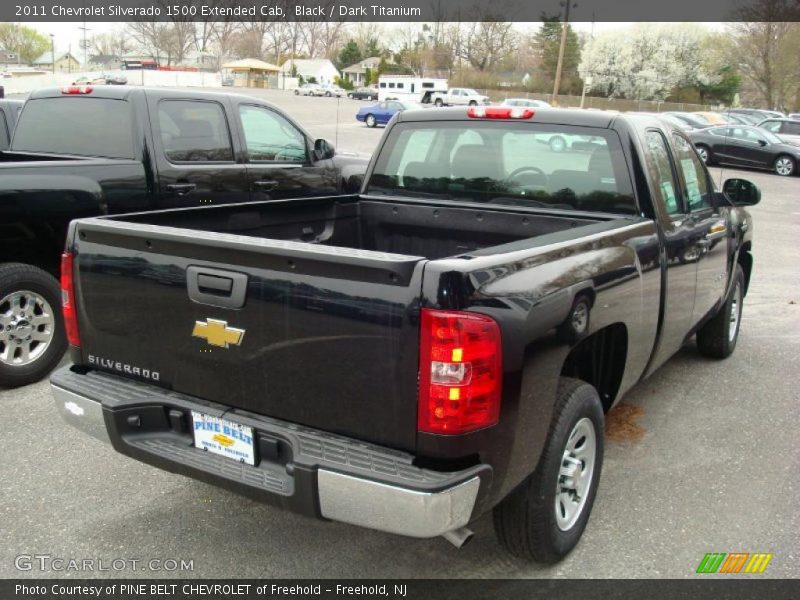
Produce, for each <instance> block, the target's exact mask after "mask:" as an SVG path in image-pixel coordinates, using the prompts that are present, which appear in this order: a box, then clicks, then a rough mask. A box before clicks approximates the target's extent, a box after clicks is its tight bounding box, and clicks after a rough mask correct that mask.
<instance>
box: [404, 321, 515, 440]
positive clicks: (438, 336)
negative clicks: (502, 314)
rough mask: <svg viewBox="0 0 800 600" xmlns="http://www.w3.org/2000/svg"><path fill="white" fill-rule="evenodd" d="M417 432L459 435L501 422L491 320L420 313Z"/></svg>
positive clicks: (496, 341)
mask: <svg viewBox="0 0 800 600" xmlns="http://www.w3.org/2000/svg"><path fill="white" fill-rule="evenodd" d="M421 321H422V324H421V331H420V355H419V407H418V410H419V413H418V417H417V429H418V430H419V431H421V432H425V433H439V434H451V435H455V434H460V433H467V432H468V431H474V430H476V429H482V428H484V427H488V426H490V425H495V424H496V423H497V421H498V420H499V418H500V392H501V389H502V375H503V371H502V369H503V366H502V365H503V359H502V352H501V350H502V349H501V344H500V328H499V327H498V325H497V322H495V320H494V319H492V318H490V317H487V316H485V315H480V314H476V313H470V312H456V311H442V310H433V309H427V308H423V309H422V319H421Z"/></svg>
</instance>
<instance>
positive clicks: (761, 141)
mask: <svg viewBox="0 0 800 600" xmlns="http://www.w3.org/2000/svg"><path fill="white" fill-rule="evenodd" d="M758 145H759V146H761V147H762V148H763V147H764V146H766V145H767V141H766V140H758Z"/></svg>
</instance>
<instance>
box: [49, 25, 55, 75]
mask: <svg viewBox="0 0 800 600" xmlns="http://www.w3.org/2000/svg"><path fill="white" fill-rule="evenodd" d="M50 62H52V63H53V65H52V67H53V75H55V74H56V36H55V35H54V34H52V33H51V34H50Z"/></svg>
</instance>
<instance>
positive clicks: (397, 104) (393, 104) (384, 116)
mask: <svg viewBox="0 0 800 600" xmlns="http://www.w3.org/2000/svg"><path fill="white" fill-rule="evenodd" d="M414 108H421V106H420V105H419V104H417V103H416V102H407V101H405V100H384V101H383V102H379V103H378V104H371V105H370V106H362V107H361V108H359V109H358V112H357V113H356V120H357V121H361V122H362V123H365V124H366V125H367V127H377V126H378V125H386V124H387V123H388V122H389V121H390V120H391V118H392V117H393V116H395V115H396V114H397V113H399V112H402V111H404V110H411V109H414Z"/></svg>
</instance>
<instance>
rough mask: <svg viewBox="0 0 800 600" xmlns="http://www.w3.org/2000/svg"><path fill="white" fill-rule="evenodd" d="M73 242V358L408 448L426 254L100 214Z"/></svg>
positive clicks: (277, 415) (209, 397)
mask: <svg viewBox="0 0 800 600" xmlns="http://www.w3.org/2000/svg"><path fill="white" fill-rule="evenodd" d="M74 240H75V262H74V264H75V282H76V294H77V302H76V304H77V306H78V321H79V325H80V336H81V353H82V362H83V363H84V364H85V365H89V366H92V367H96V368H99V369H101V370H106V371H111V372H116V373H121V374H123V375H126V376H130V377H132V378H138V379H143V380H148V381H150V382H151V383H154V384H156V385H159V386H162V387H165V388H169V389H173V390H175V391H177V392H182V393H185V394H190V395H193V396H197V397H200V398H204V399H207V400H211V401H214V402H218V403H220V404H223V405H226V406H230V407H235V408H239V409H244V410H248V411H252V412H254V413H258V414H262V415H267V416H271V417H275V418H279V419H284V420H286V421H290V422H294V423H299V424H303V425H307V426H310V427H315V428H319V429H323V430H327V431H331V432H335V433H340V434H343V435H348V436H352V437H356V438H358V439H362V440H365V441H371V442H375V443H380V444H383V445H386V446H391V447H395V448H398V449H405V450H413V449H414V445H415V436H416V416H417V403H416V398H417V368H418V336H419V332H418V320H417V315H418V310H419V309H418V305H419V297H420V293H421V280H422V270H423V266H424V263H425V259H424V258H422V257H412V256H405V255H398V254H387V253H381V252H372V251H361V250H353V249H346V248H336V247H329V246H321V245H312V244H304V243H298V242H287V241H276V240H270V239H257V238H248V237H242V236H237V235H229V234H218V233H207V232H198V231H191V230H184V229H177V228H171V227H160V226H153V225H144V224H132V223H130V222H126V223H121V222H116V221H112V220H106V219H86V220H83V221H80V222H78V223H77V225H76V231H75V232H74Z"/></svg>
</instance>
